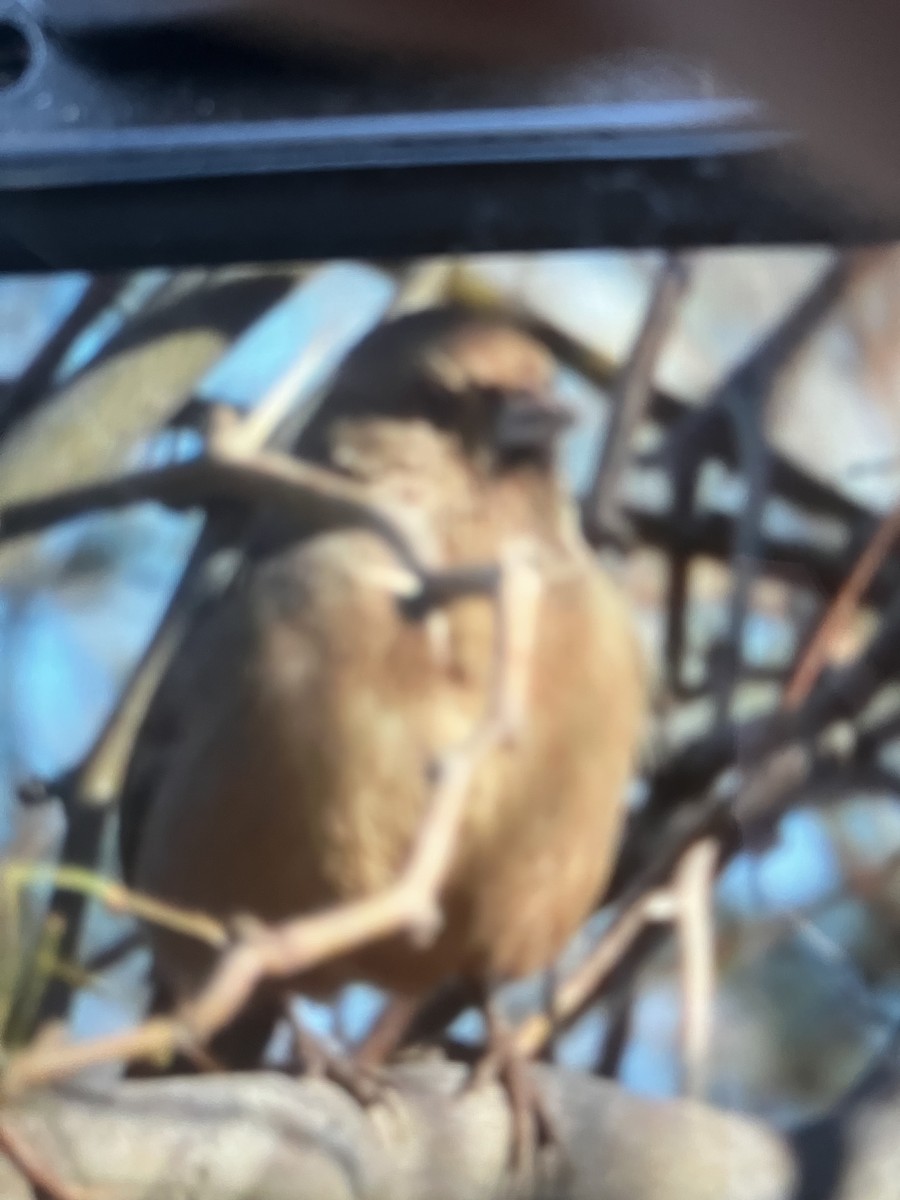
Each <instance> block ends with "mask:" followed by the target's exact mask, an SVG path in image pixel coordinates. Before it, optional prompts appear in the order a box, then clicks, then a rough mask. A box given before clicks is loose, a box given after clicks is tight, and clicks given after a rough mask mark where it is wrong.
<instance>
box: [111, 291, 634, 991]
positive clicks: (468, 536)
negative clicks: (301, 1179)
mask: <svg viewBox="0 0 900 1200" xmlns="http://www.w3.org/2000/svg"><path fill="white" fill-rule="evenodd" d="M554 369H555V364H554V363H553V362H552V360H551V358H550V356H549V355H548V354H547V353H546V351H545V350H544V349H543V347H541V346H539V345H538V344H537V343H536V342H534V341H533V340H532V339H530V338H529V337H527V336H526V335H524V334H523V333H522V332H520V331H519V330H517V329H516V328H514V327H512V326H511V325H509V324H507V323H505V322H502V321H493V320H485V319H483V318H477V317H473V316H472V315H470V314H466V313H463V312H461V311H457V310H453V309H440V310H434V311H431V312H427V313H422V314H418V315H415V316H412V317H406V318H401V319H399V320H397V321H395V322H392V323H390V324H388V325H386V326H383V327H382V328H381V329H380V330H376V331H375V333H373V334H372V335H370V337H369V338H368V339H366V341H365V342H364V343H363V344H362V345H361V346H360V347H359V348H358V349H357V350H356V351H355V352H354V353H353V354H352V355H351V356H350V358H349V360H348V362H347V364H346V366H345V367H344V368H343V370H342V371H341V372H340V373H339V375H338V378H337V380H336V382H335V384H334V385H333V387H332V389H331V392H330V394H329V395H328V396H326V398H325V400H324V402H323V404H322V406H321V408H320V410H319V411H318V414H317V416H316V417H315V418H314V419H313V421H312V422H311V424H310V425H309V426H308V428H307V430H306V431H305V433H304V434H303V436H302V438H301V443H300V447H299V448H300V450H301V452H305V453H307V454H308V455H310V456H311V457H313V458H316V459H318V460H320V461H324V462H327V463H329V464H330V465H332V466H333V467H335V468H337V469H338V470H341V471H344V472H347V473H349V474H351V475H352V476H354V477H355V478H356V479H357V480H359V481H360V482H362V483H363V484H365V486H366V487H368V488H369V489H370V490H371V494H372V496H373V497H374V498H377V499H378V500H379V501H380V502H382V503H384V504H387V505H388V506H390V508H391V511H392V512H393V513H394V515H395V516H396V518H397V519H398V520H400V521H402V522H403V523H404V524H405V526H406V527H407V529H408V530H409V531H410V534H411V536H413V537H415V538H416V539H417V542H418V544H419V546H420V547H422V548H423V552H424V553H425V554H426V556H428V557H430V559H431V561H432V562H433V563H434V565H436V566H453V565H460V564H471V563H484V562H488V561H495V560H496V559H497V557H498V553H499V551H500V550H501V548H502V547H503V546H504V545H505V544H508V543H509V542H510V541H511V540H512V539H518V540H521V539H523V538H525V539H528V541H529V544H530V545H531V546H532V547H533V548H534V552H535V554H536V555H537V561H538V563H539V567H540V572H541V577H542V587H541V599H540V609H539V622H538V629H537V637H536V643H535V646H534V652H533V659H532V661H531V664H530V694H529V696H528V697H527V709H526V723H525V727H524V729H523V732H522V736H521V737H520V739H519V740H518V742H517V743H516V744H514V745H512V746H502V747H497V748H496V749H494V750H493V751H492V752H491V754H490V756H489V758H488V759H487V760H486V761H484V762H483V763H482V764H481V765H480V766H479V768H478V770H477V772H476V776H475V780H474V784H473V786H472V788H471V792H470V795H469V797H468V800H467V810H466V816H465V820H464V825H463V829H462V832H461V836H460V839H459V843H458V846H457V848H456V851H455V853H454V856H453V864H452V869H451V872H450V876H449V879H448V882H447V886H446V888H445V891H444V895H443V898H442V899H443V907H444V912H445V918H446V919H445V923H444V927H443V932H442V933H441V934H440V936H439V937H438V939H437V941H436V942H435V943H434V944H433V945H432V946H430V947H429V948H427V949H421V948H416V947H414V946H413V945H412V944H411V943H410V942H409V941H408V940H406V939H405V938H401V937H397V938H393V939H391V940H389V941H385V942H382V943H378V944H375V945H372V946H370V947H368V948H366V949H365V950H363V951H361V952H359V953H357V954H354V955H353V956H352V957H350V958H348V959H344V960H340V961H338V962H335V963H332V964H329V965H327V966H325V967H323V968H321V969H318V970H316V971H314V972H312V973H311V975H310V976H309V977H308V978H306V979H304V981H303V986H304V988H305V989H308V990H312V991H329V990H331V989H333V988H334V987H336V986H338V985H340V984H342V983H344V982H347V981H349V980H351V979H367V980H370V981H372V982H374V983H376V984H378V985H381V986H384V987H387V988H389V989H392V990H395V991H401V992H407V993H420V992H423V991H426V990H428V989H429V988H431V987H433V986H435V985H437V984H439V983H440V982H442V981H443V980H445V979H447V978H450V977H453V976H467V977H472V978H476V979H487V978H504V977H507V978H509V977H518V976H522V975H524V974H527V973H529V972H531V971H533V970H536V969H539V968H541V967H544V966H546V965H547V964H548V963H550V962H551V961H552V960H553V958H554V957H555V956H556V954H557V953H558V952H559V951H560V949H561V948H562V946H563V945H564V943H565V942H566V940H567V939H568V938H569V936H570V935H571V934H572V933H573V932H574V930H575V929H576V928H577V926H578V925H579V923H580V922H581V921H582V920H583V918H584V917H585V915H586V914H587V912H588V911H589V909H590V907H591V904H592V903H593V902H594V901H595V900H596V898H597V896H598V894H599V892H600V890H601V888H602V886H603V884H604V881H605V880H606V878H607V876H608V873H609V870H610V867H611V864H612V861H613V858H614V854H615V850H616V847H617V843H618V837H619V831H620V825H621V820H622V813H623V794H624V790H625V787H626V784H627V780H628V776H629V773H630V771H631V768H632V764H633V760H634V756H635V748H636V744H637V741H638V737H639V731H640V727H641V720H642V712H643V678H642V677H643V672H642V667H641V663H640V656H639V654H638V651H637V648H636V644H635V640H634V636H633V631H632V626H631V622H630V619H629V614H628V611H627V607H626V604H625V602H624V600H623V598H622V597H621V596H620V594H619V592H618V590H617V588H616V586H615V585H614V584H613V582H612V581H611V580H610V579H609V578H608V576H607V575H606V574H605V573H604V572H603V571H602V570H601V569H600V567H599V566H598V565H597V563H596V561H595V559H594V557H593V555H592V554H591V552H590V551H589V549H588V547H587V545H586V544H585V543H584V542H583V540H582V538H581V535H580V532H579V530H578V525H577V521H576V518H575V514H574V510H573V507H572V505H571V503H570V501H569V499H568V498H567V496H566V494H565V491H564V488H563V487H562V485H561V483H560V481H559V479H558V478H557V475H556V471H555V468H554V466H553V462H552V453H551V451H550V448H549V447H548V446H547V445H546V444H541V445H538V444H536V445H535V446H534V447H532V448H531V449H528V448H523V447H521V446H518V447H514V448H512V449H507V450H504V449H503V448H502V446H501V444H500V441H499V440H498V436H497V430H498V428H499V425H500V422H499V415H500V414H501V413H502V412H503V411H504V410H506V409H508V408H509V407H510V406H515V405H517V404H519V405H525V406H526V408H527V407H528V406H529V405H534V406H537V407H540V406H541V405H549V406H551V407H552V406H553V405H554V403H555V402H554V400H553V392H552V389H553V375H554ZM256 544H257V552H256V553H255V554H251V557H250V561H249V562H248V564H247V566H246V567H245V569H244V570H243V571H242V572H241V574H240V576H239V578H238V580H237V581H236V583H235V584H234V585H233V586H232V587H231V589H230V591H229V592H228V593H227V594H226V596H225V597H223V599H222V600H221V601H220V602H219V604H218V606H217V608H216V610H215V611H214V613H213V614H212V615H211V616H210V617H209V618H205V619H204V620H203V621H202V622H201V623H200V624H199V626H198V628H197V630H196V632H195V634H194V636H193V637H192V639H191V640H190V642H189V644H188V645H187V646H186V647H185V651H184V653H183V654H182V656H181V657H180V660H179V662H178V663H177V664H176V666H175V667H174V668H173V670H172V671H171V673H170V678H169V680H168V681H167V682H166V683H164V685H163V688H162V689H161V692H160V696H159V698H158V701H157V703H156V705H155V708H154V711H153V712H152V713H151V717H150V720H149V722H148V742H151V743H152V741H153V739H152V737H151V736H150V734H151V733H152V732H153V731H154V730H155V732H156V735H157V742H156V744H153V745H150V746H149V747H145V749H144V750H143V751H142V753H141V754H139V755H138V756H137V758H136V761H135V765H134V767H133V769H132V774H131V780H130V782H129V785H128V786H127V787H126V792H125V797H124V805H123V808H124V811H123V834H122V847H123V859H124V862H125V869H126V876H127V877H128V878H129V879H130V881H131V882H133V883H134V884H135V885H136V886H138V887H139V888H141V889H143V890H146V891H149V892H152V893H154V894H156V895H159V896H162V897H165V898H166V899H169V900H173V901H176V902H179V903H181V904H185V905H189V906H192V907H196V908H200V909H205V910H207V911H209V912H213V913H216V914H219V915H223V916H224V915H229V914H235V913H241V912H250V913H253V914H255V915H256V916H258V917H261V918H263V919H266V920H276V919H278V918H284V917H288V916H291V915H295V914H299V913H303V912H309V911H313V910H316V909H319V908H322V907H323V906H327V905H332V904H335V903H338V902H340V901H342V900H349V899H352V898H355V897H359V896H362V895H365V894H367V893H370V892H372V891H374V890H376V889H378V888H382V887H384V886H385V885H387V884H389V883H390V882H391V881H392V880H393V879H395V878H396V876H397V874H398V872H399V871H400V869H401V868H402V866H403V864H404V863H405V862H406V860H407V858H408V855H409V851H410V848H411V845H412V843H413V840H414V838H415V836H416V833H417V831H418V829H419V828H420V825H421V822H422V819H423V815H424V812H425V808H426V804H427V801H428V797H429V784H428V768H429V765H430V764H431V763H433V762H434V760H435V759H436V757H437V756H439V755H440V754H441V753H442V752H443V751H445V750H446V749H448V748H449V747H452V746H454V745H456V744H457V743H459V742H460V741H461V740H462V739H463V738H464V737H466V735H467V734H469V733H470V732H471V730H472V728H473V726H474V724H475V723H476V722H477V721H478V720H479V718H480V717H481V716H482V714H483V712H484V709H485V704H486V698H487V692H488V688H489V684H490V673H491V663H492V644H493V643H492V631H493V621H494V609H493V606H492V603H491V601H490V599H488V598H486V597H470V598H466V599H464V600H460V601H457V602H455V603H453V604H452V605H450V606H448V607H447V608H446V609H442V610H440V611H439V612H438V613H437V614H434V615H432V616H431V617H430V618H426V619H425V620H416V619H414V618H412V617H410V616H409V615H407V614H406V613H405V612H404V611H403V608H402V606H401V605H400V604H398V600H397V595H396V589H395V587H394V586H393V583H394V582H395V581H396V579H397V563H396V561H395V560H394V558H393V557H392V553H391V551H390V550H389V549H388V548H387V547H386V546H385V545H384V544H383V543H382V542H381V541H379V540H378V539H377V538H376V537H375V535H373V534H370V533H367V532H362V531H350V532H348V531H342V532H331V533H327V534H321V535H318V536H315V537H312V538H309V539H306V540H303V541H292V540H290V539H289V538H285V537H282V536H278V537H271V536H266V530H265V528H263V530H262V535H261V536H260V537H259V538H257V539H256ZM160 738H161V741H160ZM154 936H155V942H156V950H157V956H158V961H159V965H160V969H161V971H162V973H163V975H164V977H166V978H167V979H168V981H169V982H170V984H171V985H172V986H173V987H174V988H175V990H176V991H178V992H185V991H190V990H192V989H195V988H196V987H197V986H198V985H199V984H200V982H201V981H202V979H203V978H204V975H205V972H206V971H207V970H208V968H209V965H210V964H209V959H208V957H207V955H206V952H204V950H203V949H202V948H201V947H199V946H197V945H195V944H193V943H191V942H189V941H188V940H187V939H183V938H178V937H174V936H170V935H163V934H155V935H154Z"/></svg>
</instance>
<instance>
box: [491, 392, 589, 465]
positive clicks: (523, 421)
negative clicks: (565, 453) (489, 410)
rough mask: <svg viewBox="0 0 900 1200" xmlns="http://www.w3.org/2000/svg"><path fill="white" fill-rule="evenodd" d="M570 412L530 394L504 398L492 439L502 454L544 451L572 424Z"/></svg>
mask: <svg viewBox="0 0 900 1200" xmlns="http://www.w3.org/2000/svg"><path fill="white" fill-rule="evenodd" d="M575 420H576V414H575V412H574V410H573V409H571V408H568V407H567V406H566V405H564V404H561V403H560V402H559V401H558V400H557V399H555V398H550V397H547V396H541V395H536V394H533V393H530V392H529V393H515V394H513V395H506V396H504V398H503V403H502V404H501V405H500V408H499V410H498V412H497V417H496V423H495V425H494V439H495V444H496V446H497V449H498V450H500V451H501V452H502V453H517V452H521V451H528V450H543V449H546V448H548V447H550V446H552V445H553V443H554V441H555V440H556V438H558V437H559V435H560V434H561V433H564V432H565V430H567V429H568V428H569V427H570V426H571V425H573V424H574V423H575Z"/></svg>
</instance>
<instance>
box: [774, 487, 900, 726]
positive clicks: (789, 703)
mask: <svg viewBox="0 0 900 1200" xmlns="http://www.w3.org/2000/svg"><path fill="white" fill-rule="evenodd" d="M898 536H900V507H897V508H894V509H892V511H891V512H889V513H888V514H887V516H886V517H885V518H884V519H883V520H882V521H881V523H880V524H879V525H878V527H877V528H876V530H875V532H874V534H873V535H872V537H871V539H870V540H869V542H868V544H867V545H866V546H865V548H864V549H863V552H862V553H861V554H860V556H859V558H858V559H857V561H856V564H855V565H854V567H853V569H852V571H851V572H850V574H849V575H848V576H847V579H846V581H845V583H844V585H843V587H842V588H841V590H840V591H839V592H838V594H837V595H836V596H835V598H834V600H833V601H832V602H831V604H830V605H829V606H828V608H827V609H826V610H825V613H824V615H823V617H822V619H821V621H820V622H819V624H818V626H817V627H816V630H815V633H814V634H813V636H812V638H811V639H810V641H809V644H808V645H807V647H806V650H805V652H804V653H803V655H802V656H801V658H800V661H799V662H798V663H797V665H796V667H795V668H794V672H793V674H792V675H791V679H790V682H789V683H788V685H787V687H786V688H785V691H784V698H783V701H782V703H783V704H784V707H785V708H789V709H794V708H797V707H798V706H799V705H800V704H802V703H803V701H804V700H805V699H806V697H807V696H808V695H809V693H810V691H811V690H812V688H813V687H814V686H815V683H816V680H817V679H818V678H819V676H820V674H821V673H822V670H823V668H824V667H825V666H826V664H827V662H828V657H829V652H830V649H831V647H832V645H833V644H834V641H835V638H837V637H838V636H839V635H840V634H841V633H842V632H843V631H844V630H845V629H846V628H847V627H848V625H849V624H850V623H851V621H852V620H853V615H854V613H855V612H856V610H857V609H858V608H859V606H860V604H861V603H862V601H863V599H864V598H865V595H866V592H868V590H869V587H870V586H871V584H872V580H873V579H874V578H875V576H876V575H877V573H878V571H879V569H880V568H881V566H882V564H883V563H884V561H885V559H886V558H887V556H888V555H889V554H890V552H891V549H892V548H893V546H894V544H895V542H896V541H897V538H898Z"/></svg>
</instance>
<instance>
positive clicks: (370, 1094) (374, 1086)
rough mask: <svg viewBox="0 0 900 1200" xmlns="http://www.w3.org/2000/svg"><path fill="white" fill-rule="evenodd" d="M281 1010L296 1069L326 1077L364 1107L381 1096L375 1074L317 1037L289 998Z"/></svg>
mask: <svg viewBox="0 0 900 1200" xmlns="http://www.w3.org/2000/svg"><path fill="white" fill-rule="evenodd" d="M284 1011H285V1015H286V1017H287V1020H288V1024H289V1026H290V1030H291V1038H292V1040H293V1049H294V1062H295V1066H296V1068H297V1070H298V1073H299V1071H300V1070H301V1069H302V1071H303V1073H304V1074H305V1075H309V1076H312V1077H313V1078H315V1079H329V1080H330V1081H331V1082H332V1083H334V1084H337V1086H338V1087H341V1088H343V1089H344V1090H345V1091H346V1092H348V1093H349V1094H350V1095H351V1096H352V1097H353V1099H354V1100H355V1101H356V1102H357V1104H360V1105H361V1106H362V1107H364V1108H367V1107H368V1106H369V1105H370V1104H373V1103H374V1102H375V1101H376V1100H378V1099H380V1098H381V1094H382V1088H381V1085H380V1084H379V1081H378V1079H377V1078H376V1077H375V1076H374V1074H373V1073H372V1072H371V1071H370V1070H369V1069H368V1068H366V1067H365V1066H360V1065H359V1064H358V1063H357V1062H356V1061H355V1058H353V1057H348V1056H346V1055H344V1054H342V1053H340V1052H339V1051H337V1050H333V1049H332V1048H331V1047H330V1046H329V1045H328V1044H327V1043H326V1042H324V1041H323V1040H322V1039H321V1038H318V1037H316V1035H315V1034H314V1033H312V1032H311V1031H310V1030H309V1029H308V1028H307V1026H306V1024H305V1023H304V1021H303V1019H302V1018H301V1017H300V1016H299V1015H298V1013H297V1011H296V1008H295V1006H294V1004H293V1003H291V999H290V998H287V999H286V1002H285V1006H284Z"/></svg>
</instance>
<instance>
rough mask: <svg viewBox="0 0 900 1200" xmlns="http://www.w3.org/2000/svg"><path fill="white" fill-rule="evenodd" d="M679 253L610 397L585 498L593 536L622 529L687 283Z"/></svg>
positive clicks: (670, 259)
mask: <svg viewBox="0 0 900 1200" xmlns="http://www.w3.org/2000/svg"><path fill="white" fill-rule="evenodd" d="M688 279H689V273H688V269H687V265H686V263H685V261H684V259H683V258H682V257H681V256H679V255H669V256H667V258H666V260H665V262H664V263H663V265H662V268H661V270H660V272H659V276H658V278H657V280H656V285H655V287H654V291H653V296H652V298H651V300H650V304H649V305H648V308H647V312H646V315H645V317H644V322H643V325H642V326H641V329H640V331H639V333H638V336H637V339H636V340H635V343H634V346H633V347H632V350H631V355H630V357H629V359H628V362H627V363H626V365H625V367H624V368H623V369H622V371H621V373H620V375H619V378H618V381H617V383H616V387H615V390H614V392H613V395H612V397H611V412H610V420H609V428H608V431H607V434H606V437H605V438H604V441H603V450H602V453H601V454H600V456H599V458H598V461H597V464H596V466H595V469H594V475H593V478H592V480H591V484H590V487H589V488H588V492H587V497H586V499H585V502H584V508H583V513H584V523H585V528H586V530H587V531H588V532H589V533H590V534H591V535H593V536H594V537H602V536H604V535H605V536H609V535H612V536H614V537H618V536H619V535H620V534H621V533H622V526H623V523H624V522H623V516H622V509H621V501H622V497H621V487H622V475H623V473H624V471H625V469H626V467H627V465H628V458H629V453H630V451H631V446H632V442H633V439H634V434H635V432H636V430H637V428H638V426H639V425H640V423H641V421H642V420H643V419H644V417H645V415H646V413H647V409H648V407H649V405H650V402H651V400H652V399H653V381H654V376H655V373H656V365H657V362H658V361H659V356H660V354H661V352H662V349H663V347H664V345H665V342H666V338H667V337H668V335H669V332H670V330H671V327H672V322H673V320H674V318H675V315H676V313H677V312H678V307H679V305H680V303H681V299H682V297H683V295H684V293H685V290H686V288H687V285H688Z"/></svg>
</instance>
